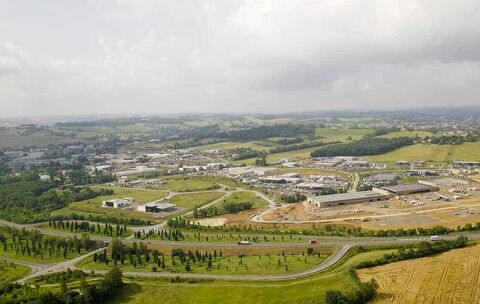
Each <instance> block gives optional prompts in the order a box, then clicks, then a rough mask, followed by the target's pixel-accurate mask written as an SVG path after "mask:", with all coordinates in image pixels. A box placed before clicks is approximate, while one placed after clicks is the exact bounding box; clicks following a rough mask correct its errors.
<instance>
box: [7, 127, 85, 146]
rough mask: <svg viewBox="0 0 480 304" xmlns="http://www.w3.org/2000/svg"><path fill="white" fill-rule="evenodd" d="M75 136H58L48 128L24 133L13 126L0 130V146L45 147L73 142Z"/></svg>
mask: <svg viewBox="0 0 480 304" xmlns="http://www.w3.org/2000/svg"><path fill="white" fill-rule="evenodd" d="M75 141H76V139H75V138H70V137H66V136H58V135H55V134H53V133H51V132H50V131H48V130H39V131H35V132H34V133H32V134H28V135H24V134H22V133H21V132H19V131H18V130H17V129H15V128H11V129H5V130H0V148H12V149H16V148H21V147H31V146H36V147H46V146H48V145H49V144H63V143H72V142H75Z"/></svg>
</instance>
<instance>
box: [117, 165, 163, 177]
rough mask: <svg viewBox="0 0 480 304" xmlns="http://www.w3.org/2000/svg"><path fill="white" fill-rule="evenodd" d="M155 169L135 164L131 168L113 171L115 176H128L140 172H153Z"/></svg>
mask: <svg viewBox="0 0 480 304" xmlns="http://www.w3.org/2000/svg"><path fill="white" fill-rule="evenodd" d="M154 171H157V169H155V168H149V167H147V166H137V167H135V168H132V169H128V170H125V171H118V172H115V175H116V176H130V175H136V174H142V173H148V172H154Z"/></svg>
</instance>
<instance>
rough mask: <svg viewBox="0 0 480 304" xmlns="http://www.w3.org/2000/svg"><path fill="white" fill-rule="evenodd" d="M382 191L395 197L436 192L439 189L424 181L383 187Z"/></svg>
mask: <svg viewBox="0 0 480 304" xmlns="http://www.w3.org/2000/svg"><path fill="white" fill-rule="evenodd" d="M383 189H384V190H386V191H388V192H390V193H393V194H395V195H408V194H416V193H427V192H437V191H439V190H440V188H438V187H437V186H435V185H434V184H432V183H428V182H424V181H418V183H416V184H405V185H397V186H390V187H383Z"/></svg>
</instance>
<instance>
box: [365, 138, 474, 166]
mask: <svg viewBox="0 0 480 304" xmlns="http://www.w3.org/2000/svg"><path fill="white" fill-rule="evenodd" d="M366 158H368V159H370V160H374V161H396V160H411V161H413V160H424V161H438V162H450V161H453V160H470V161H480V142H475V143H464V144H462V145H426V144H416V145H413V146H407V147H403V148H400V149H398V150H395V151H393V152H390V153H386V154H382V155H375V156H368V157H366Z"/></svg>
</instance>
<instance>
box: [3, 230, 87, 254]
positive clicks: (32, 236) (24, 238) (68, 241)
mask: <svg viewBox="0 0 480 304" xmlns="http://www.w3.org/2000/svg"><path fill="white" fill-rule="evenodd" d="M0 243H1V244H2V249H3V251H5V252H7V251H11V252H15V254H17V255H20V254H21V255H23V256H33V257H35V258H40V259H44V258H45V257H46V256H48V257H49V258H52V257H56V258H59V257H63V258H67V254H68V253H69V252H70V253H75V252H76V253H77V254H78V253H80V252H81V251H82V250H87V251H88V250H89V249H90V248H91V247H92V245H93V244H92V241H90V239H89V238H88V236H87V235H82V237H81V238H77V237H76V236H74V237H73V238H60V237H56V236H47V235H43V234H41V233H40V232H39V231H37V230H33V231H27V230H25V229H22V230H19V229H16V228H11V227H5V228H1V229H0Z"/></svg>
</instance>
